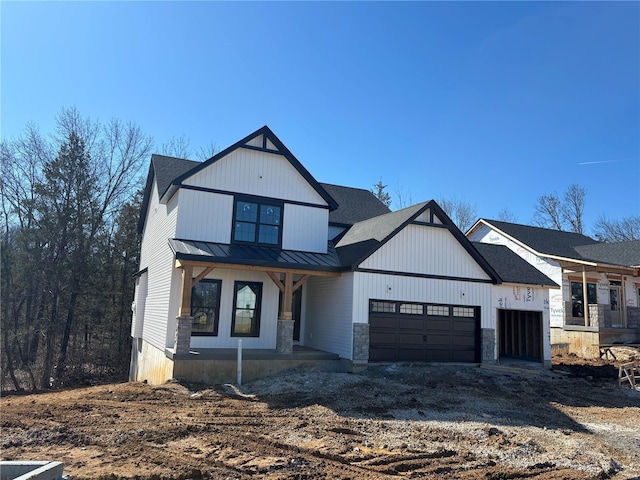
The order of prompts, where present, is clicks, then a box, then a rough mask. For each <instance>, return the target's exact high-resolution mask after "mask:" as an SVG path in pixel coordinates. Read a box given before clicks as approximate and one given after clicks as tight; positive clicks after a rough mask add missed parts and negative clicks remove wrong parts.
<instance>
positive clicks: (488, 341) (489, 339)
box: [480, 328, 497, 364]
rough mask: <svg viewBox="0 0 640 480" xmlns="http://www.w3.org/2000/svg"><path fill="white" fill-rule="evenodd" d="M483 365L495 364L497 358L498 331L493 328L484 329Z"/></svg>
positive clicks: (481, 358)
mask: <svg viewBox="0 0 640 480" xmlns="http://www.w3.org/2000/svg"><path fill="white" fill-rule="evenodd" d="M481 348H482V353H481V357H480V360H481V361H482V363H488V364H495V363H496V362H497V358H496V331H495V330H494V329H493V328H483V329H482V346H481Z"/></svg>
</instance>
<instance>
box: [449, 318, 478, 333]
mask: <svg viewBox="0 0 640 480" xmlns="http://www.w3.org/2000/svg"><path fill="white" fill-rule="evenodd" d="M451 324H452V329H453V331H454V332H475V331H476V322H475V320H474V319H468V318H467V319H465V320H453V322H451Z"/></svg>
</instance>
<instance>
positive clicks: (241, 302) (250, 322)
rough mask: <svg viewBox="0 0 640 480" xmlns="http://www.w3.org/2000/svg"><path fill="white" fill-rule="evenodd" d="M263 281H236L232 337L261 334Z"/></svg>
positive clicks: (257, 335)
mask: <svg viewBox="0 0 640 480" xmlns="http://www.w3.org/2000/svg"><path fill="white" fill-rule="evenodd" d="M261 302H262V283H257V282H236V283H235V294H234V299H233V318H232V320H231V336H232V337H259V336H260V304H261Z"/></svg>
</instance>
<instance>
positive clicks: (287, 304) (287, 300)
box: [280, 272, 293, 320]
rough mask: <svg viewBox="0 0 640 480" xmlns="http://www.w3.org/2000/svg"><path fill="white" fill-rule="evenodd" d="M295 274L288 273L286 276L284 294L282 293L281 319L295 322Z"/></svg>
mask: <svg viewBox="0 0 640 480" xmlns="http://www.w3.org/2000/svg"><path fill="white" fill-rule="evenodd" d="M292 305H293V273H291V272H286V273H285V274H284V292H283V293H282V312H281V313H280V318H281V319H282V320H293V312H292V310H293V308H292Z"/></svg>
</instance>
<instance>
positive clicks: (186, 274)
mask: <svg viewBox="0 0 640 480" xmlns="http://www.w3.org/2000/svg"><path fill="white" fill-rule="evenodd" d="M192 287H193V267H192V266H191V265H185V266H184V267H182V292H181V294H180V299H181V300H180V316H181V317H188V316H190V315H191V288H192Z"/></svg>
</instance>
